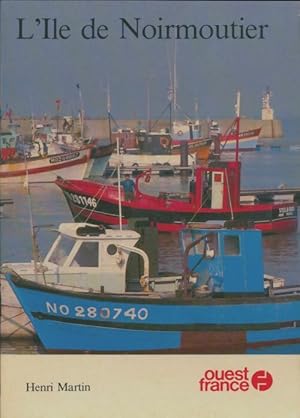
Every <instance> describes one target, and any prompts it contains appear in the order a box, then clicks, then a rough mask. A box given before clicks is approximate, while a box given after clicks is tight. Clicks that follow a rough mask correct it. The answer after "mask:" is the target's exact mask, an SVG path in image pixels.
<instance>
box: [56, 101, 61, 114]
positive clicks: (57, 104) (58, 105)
mask: <svg viewBox="0 0 300 418" xmlns="http://www.w3.org/2000/svg"><path fill="white" fill-rule="evenodd" d="M55 103H56V110H57V111H58V110H59V109H60V103H61V100H60V99H56V100H55Z"/></svg>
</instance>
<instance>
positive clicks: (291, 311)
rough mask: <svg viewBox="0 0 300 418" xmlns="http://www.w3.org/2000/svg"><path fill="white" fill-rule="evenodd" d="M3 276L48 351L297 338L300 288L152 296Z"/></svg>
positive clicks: (215, 347) (210, 347)
mask: <svg viewBox="0 0 300 418" xmlns="http://www.w3.org/2000/svg"><path fill="white" fill-rule="evenodd" d="M7 279H8V280H9V282H10V284H11V286H12V288H13V290H14V292H15V293H16V295H17V297H18V299H19V301H20V303H21V304H22V306H23V308H24V310H25V312H26V313H27V315H28V316H29V318H30V319H31V321H32V324H33V326H34V328H35V330H36V332H37V334H38V336H39V338H40V340H41V342H42V344H43V345H44V347H45V348H46V349H47V350H54V351H88V352H156V351H157V352H159V351H169V352H172V351H175V352H177V351H180V352H195V353H214V352H219V353H227V352H247V350H248V349H249V348H251V347H259V346H266V345H270V344H273V345H274V344H275V345H276V344H287V343H289V344H291V343H293V344H296V343H300V327H299V325H300V296H299V295H298V296H296V295H295V296H290V297H288V296H284V297H278V296H277V297H275V298H273V299H272V298H270V297H267V296H252V297H249V296H248V297H242V298H241V297H239V298H238V297H235V298H232V297H231V298H228V297H226V298H210V297H206V298H188V299H183V298H175V297H172V298H163V299H158V298H153V299H152V298H151V296H142V295H141V296H128V297H118V296H116V295H114V296H113V295H105V294H103V295H101V294H98V295H95V294H94V295H93V294H84V293H81V294H76V293H72V292H66V291H64V292H62V291H57V290H55V289H52V290H49V288H47V287H46V286H42V285H36V284H34V283H32V282H28V281H25V280H23V279H20V278H15V277H13V276H12V275H11V274H7Z"/></svg>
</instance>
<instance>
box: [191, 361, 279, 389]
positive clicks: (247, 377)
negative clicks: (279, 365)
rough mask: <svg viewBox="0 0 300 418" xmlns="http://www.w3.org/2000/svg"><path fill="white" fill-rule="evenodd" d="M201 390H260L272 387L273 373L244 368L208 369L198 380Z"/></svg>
mask: <svg viewBox="0 0 300 418" xmlns="http://www.w3.org/2000/svg"><path fill="white" fill-rule="evenodd" d="M198 383H199V389H200V391H201V392H248V390H250V389H251V388H254V389H256V390H258V391H260V392H263V391H266V390H268V389H270V387H271V386H272V384H273V378H272V375H271V373H269V372H268V371H266V370H257V371H255V372H254V373H252V372H251V371H250V370H249V369H248V367H244V368H243V369H237V370H232V369H227V370H225V369H222V370H219V369H218V370H212V369H207V370H206V371H205V372H204V373H203V376H202V377H201V378H200V380H199V381H198Z"/></svg>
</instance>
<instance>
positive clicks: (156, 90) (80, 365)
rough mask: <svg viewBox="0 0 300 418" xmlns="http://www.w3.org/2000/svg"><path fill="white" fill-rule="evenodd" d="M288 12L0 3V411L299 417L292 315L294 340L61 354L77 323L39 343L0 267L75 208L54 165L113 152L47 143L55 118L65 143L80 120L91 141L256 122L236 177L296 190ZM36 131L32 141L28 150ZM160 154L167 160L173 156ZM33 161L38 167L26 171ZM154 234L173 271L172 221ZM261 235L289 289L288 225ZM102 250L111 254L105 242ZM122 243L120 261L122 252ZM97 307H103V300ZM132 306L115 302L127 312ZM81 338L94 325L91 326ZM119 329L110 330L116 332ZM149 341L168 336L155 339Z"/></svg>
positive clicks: (165, 184) (295, 78) (294, 15)
mask: <svg viewBox="0 0 300 418" xmlns="http://www.w3.org/2000/svg"><path fill="white" fill-rule="evenodd" d="M299 16H300V4H299V2H296V1H295V2H294V1H268V2H264V1H263V2H261V1H251V2H248V1H239V2H231V1H216V2H210V1H208V2H207V1H186V2H182V1H63V0H61V1H55V0H53V1H47V0H46V1H39V0H36V1H27V0H24V1H17V0H10V1H8V0H3V1H2V2H1V4H0V23H1V40H0V42H1V63H0V64H1V80H0V86H1V165H0V174H1V177H0V180H1V183H0V187H1V197H0V209H1V219H0V221H1V240H0V243H1V296H2V302H1V309H2V314H1V337H2V347H1V417H3V418H14V417H19V418H29V417H30V418H35V417H36V418H52V417H64V418H69V417H70V418H71V417H72V418H81V417H86V416H89V417H92V418H94V417H100V416H101V417H102V416H106V417H112V418H114V417H115V418H117V417H120V418H121V417H122V418H123V417H126V418H127V417H130V418H134V417H162V416H165V417H174V418H175V417H182V416H183V415H186V416H189V417H191V418H193V417H205V418H227V417H230V418H235V417H240V416H243V417H245V418H248V417H249V418H250V417H253V416H254V415H256V416H258V417H263V416H266V415H268V416H272V417H275V418H276V417H278V418H279V417H282V416H285V417H287V418H300V412H299V406H298V403H299V402H298V392H299V386H300V360H299V353H300V348H299V339H298V341H296V340H295V338H294V337H293V336H294V334H295V333H296V332H297V330H298V325H299V324H298V322H299V320H297V321H296V320H295V321H294V323H293V324H290V325H291V326H290V328H289V330H288V331H287V332H288V333H289V335H290V336H291V341H292V344H289V342H291V341H286V343H285V344H272V341H269V343H268V344H267V346H264V347H258V348H257V347H255V348H253V347H252V348H251V349H248V350H245V352H243V353H241V350H235V349H234V348H232V349H230V344H231V342H230V341H231V340H229V337H228V338H227V337H226V332H225V333H224V334H222V338H223V339H222V344H223V345H222V344H221V347H220V349H219V350H218V351H216V350H213V351H210V350H209V349H207V350H206V351H205V352H203V354H199V353H196V352H193V350H191V351H190V353H188V354H187V352H184V353H183V354H179V353H177V352H175V351H174V352H173V353H172V354H170V353H164V354H161V353H159V354H153V353H152V352H151V353H149V352H147V351H146V352H145V353H143V354H129V350H128V349H127V350H126V349H124V350H123V351H124V353H122V349H120V352H118V353H117V354H113V352H112V351H115V350H111V351H110V350H106V351H105V353H103V354H90V353H89V352H88V350H87V351H86V352H80V353H79V351H80V350H75V352H74V353H73V354H70V352H72V344H73V340H72V338H73V337H72V335H71V334H68V335H67V334H66V335H64V333H63V332H62V333H61V334H60V338H61V344H58V345H59V346H61V347H63V346H68V347H69V349H68V353H67V354H63V353H60V352H59V350H56V351H55V352H54V353H49V352H47V350H45V347H44V346H43V344H42V343H41V342H40V340H39V339H37V338H36V336H35V331H34V329H33V327H32V326H31V323H30V320H29V319H28V318H27V317H26V316H25V315H23V314H22V313H21V311H20V308H19V307H18V306H17V304H18V301H17V299H15V298H14V297H12V298H11V299H9V301H8V300H7V299H5V298H4V296H6V293H5V295H4V292H6V290H4V289H6V287H5V286H6V284H7V283H6V284H5V280H4V273H3V271H4V270H3V266H4V264H7V263H25V262H29V261H30V260H31V259H33V260H34V256H37V253H38V254H44V255H45V254H46V253H47V251H48V249H49V246H50V245H51V244H52V242H53V239H54V235H53V232H49V228H50V229H51V228H57V227H58V225H59V224H60V223H67V222H71V221H72V219H73V218H72V214H71V212H70V209H69V206H70V204H69V202H68V204H67V201H66V199H65V196H66V195H64V194H63V193H62V190H60V189H59V188H58V187H57V185H56V184H54V183H53V181H54V179H55V178H56V176H61V177H64V176H68V178H70V179H72V178H78V179H80V178H82V177H83V176H85V175H86V174H87V173H88V176H89V177H90V178H91V179H92V180H99V179H101V178H102V177H101V175H102V174H103V170H104V166H105V164H107V161H108V157H109V156H110V154H111V150H110V151H107V148H105V147H103V152H104V153H105V152H107V153H106V154H105V155H104V157H103V159H102V154H101V158H100V157H99V156H98V157H99V158H97V159H95V162H94V165H93V166H89V165H88V164H87V159H88V154H84V152H85V151H83V149H85V148H84V146H85V145H86V143H85V144H84V146H83V145H82V144H81V146H80V147H77V148H72V150H71V151H70V149H68V151H66V149H65V150H64V151H63V152H62V153H59V154H55V155H54V156H53V155H52V154H51V153H50V147H49V149H48V148H44V145H43V144H44V142H43V141H41V142H39V141H38V140H37V136H36V133H37V132H41V131H39V129H42V128H45V127H47V128H48V129H49V130H48V131H47V135H52V136H53V138H52V139H53V142H54V143H55V144H56V145H58V143H59V141H60V139H59V135H60V132H61V135H62V141H65V143H64V144H60V146H62V145H67V142H68V135H69V134H70V133H71V131H72V132H73V129H74V131H76V133H77V138H78V141H79V140H81V139H83V129H84V130H85V133H84V135H85V140H86V141H90V140H91V139H92V140H93V141H94V140H97V144H101V145H102V144H103V145H105V146H106V145H109V143H110V142H111V139H112V138H111V135H110V132H111V131H113V132H115V133H118V135H119V139H120V138H122V140H123V139H124V140H128V144H130V146H132V138H133V137H132V135H133V132H134V130H136V129H138V130H140V132H144V131H146V130H149V131H153V132H156V134H157V135H158V136H159V137H161V135H162V132H163V139H160V144H161V146H162V147H163V148H164V149H165V148H166V147H168V145H169V142H168V141H169V139H168V138H169V137H168V134H169V133H170V132H169V131H170V130H172V129H174V132H173V135H174V137H173V140H174V141H175V140H176V141H177V140H180V139H183V138H180V137H183V136H184V135H185V133H186V132H189V133H190V126H191V123H192V121H193V123H195V125H197V124H198V125H199V126H201V129H202V131H201V135H202V136H207V135H208V134H209V132H211V131H209V129H211V130H213V129H219V128H220V129H221V131H223V132H224V130H225V131H226V129H228V127H230V125H231V123H232V121H233V120H235V118H236V117H238V119H239V123H240V125H239V128H240V130H241V132H242V133H244V140H246V139H247V138H246V133H247V132H248V133H249V132H250V131H251V132H253V131H255V130H257V129H260V138H259V141H258V143H256V145H258V146H257V147H256V149H255V150H254V151H252V152H246V151H245V152H243V150H242V152H241V158H240V160H241V164H242V177H241V188H242V189H245V190H254V189H261V190H268V189H269V190H273V191H274V190H275V189H276V190H281V191H282V190H286V193H285V198H286V199H288V198H290V197H289V196H290V194H291V193H292V192H293V193H296V196H298V199H299V184H300V176H299V172H300V171H299V170H300V152H299V146H300V145H299V144H300V142H299V141H300V140H299V133H300V113H299V109H300V99H299V97H300V95H299V92H300V81H299V70H300V23H299ZM216 121H217V122H216ZM172 123H173V125H172ZM175 128H176V129H175ZM13 129H16V133H15V137H14V138H18V135H19V134H21V135H22V138H23V139H22V141H23V142H22V146H23V148H22V152H23V153H24V155H25V159H24V161H23V162H22V164H24V167H23V169H22V170H23V173H21V174H18V173H17V170H18V168H17V165H13V158H12V155H11V154H10V152H11V151H10V147H9V146H8V142H7V141H8V139H7V138H8V136H7V135H8V133H9V138H10V139H11V138H13V133H12V132H15V131H13ZM199 132H200V131H198V133H199ZM42 134H45V131H43V132H42ZM230 134H232V135H233V132H230ZM141 135H142V134H141ZM176 135H177V136H176ZM33 136H35V143H34V144H33V147H32V148H30V149H27V145H28V144H29V142H30V138H32V137H33ZM175 136H176V139H175ZM149 137H151V135H150V136H149ZM40 138H42V136H41V135H40ZM10 139H9V140H10ZM194 139H195V138H194ZM78 143H79V142H78ZM78 143H77V145H78ZM174 143H175V142H174ZM240 143H241V144H242V141H241V142H240ZM119 145H120V144H119ZM121 145H123V146H124V143H122V144H121ZM252 145H253V144H252ZM252 145H251V146H252ZM104 148H105V150H104ZM124 149H125V148H124ZM125 151H126V150H125ZM34 152H35V153H36V156H35V157H34V155H35V154H34ZM101 152H102V151H101ZM129 153H130V152H129V151H127V155H128V154H129ZM125 154H126V152H124V153H123V156H124V155H125ZM146 154H147V153H146ZM229 154H230V153H229ZM229 154H227V155H229ZM32 157H33V158H32ZM110 158H112V157H110ZM124 158H125V157H124ZM186 158H188V157H187V156H186ZM32 161H33V162H34V164H38V163H37V162H39V161H42V163H43V164H42V165H31V164H32ZM111 161H112V160H110V162H111ZM143 161H144V160H143ZM143 161H142V157H141V156H136V160H134V159H133V160H130V175H132V176H133V175H134V170H137V169H139V168H140V167H144V165H145V164H144V162H143ZM152 162H153V161H152ZM154 162H156V161H154ZM102 163H103V164H102ZM111 164H112V163H111ZM54 165H55V168H54V169H52V171H51V173H52V174H51V176H52V177H51V178H50V177H48V173H49V167H50V166H51V167H52V168H53V167H54ZM8 167H10V169H8ZM163 168H164V169H168V170H169V169H170V165H169V163H168V165H165V166H163ZM31 169H33V170H35V171H33V174H34V176H35V177H33V176H32V177H28V170H31ZM61 170H64V171H63V172H62V171H61ZM82 170H83V171H82ZM84 170H88V171H84ZM179 171H180V170H179ZM84 173H85V174H84ZM224 173H225V172H224ZM189 177H190V176H189ZM16 179H17V180H16ZM106 180H107V179H106ZM107 181H110V183H114V182H116V178H114V179H111V180H107ZM147 187H150V190H152V191H153V190H155V192H159V193H160V197H161V198H162V197H163V196H162V194H163V193H165V191H166V190H167V192H172V193H173V194H174V195H175V194H178V193H183V191H186V189H187V188H188V187H191V186H189V179H187V178H186V177H185V176H179V175H178V176H177V175H176V176H171V177H168V176H163V175H156V176H155V175H154V174H153V175H151V181H150V183H149V185H148V186H147ZM151 187H153V189H151ZM72 193H73V194H72ZM190 193H191V189H190ZM297 193H298V194H297ZM250 194H251V193H250V192H249V193H247V194H246V193H245V197H248V198H249V195H250ZM288 195H289V196H288ZM69 196H71V199H73V203H74V204H75V205H77V206H78V207H80V205H81V204H84V205H86V206H89V205H90V206H91V208H92V209H94V208H95V202H94V200H92V197H88V196H86V197H84V196H83V197H81V200H82V199H84V198H85V200H84V201H83V202H82V201H80V197H78V196H77V195H76V194H75V193H74V192H69ZM74 196H75V197H74ZM98 198H99V196H98V195H97V199H98ZM78 199H79V200H78ZM131 199H132V197H129V201H130V200H131ZM286 202H289V201H288V200H287V201H286ZM286 202H285V203H284V204H283V206H282V210H281V215H280V216H281V217H282V218H285V220H286V218H289V217H291V218H292V217H293V215H294V211H295V210H297V209H295V208H294V203H286ZM229 203H230V202H229ZM210 204H212V203H210ZM214 204H216V205H217V204H218V203H217V200H216V201H215V202H214ZM229 206H230V205H229ZM81 212H82V206H81V207H80V211H79V216H80V213H81ZM73 215H74V214H73ZM169 215H170V216H171V214H170V213H169ZM89 216H93V210H92V211H91V214H89ZM298 218H299V215H298ZM44 226H47V228H44ZM33 231H35V232H36V233H38V238H37V239H36V235H35V234H33ZM81 232H82V233H83V232H84V231H81ZM147 233H148V234H151V232H147ZM149 236H150V235H149ZM146 238H147V237H146ZM156 239H158V243H157V245H156V244H155V245H152V248H149V251H150V253H151V256H150V264H151V263H152V261H153V260H154V258H157V259H158V262H159V266H160V268H161V269H162V270H164V271H175V272H176V274H177V275H179V274H182V269H183V266H182V254H181V250H180V247H179V244H178V234H177V232H174V231H173V232H171V233H169V232H160V233H159V234H158V238H157V237H156ZM37 242H38V247H37V246H36V243H37ZM262 243H263V252H264V262H263V268H264V270H265V272H266V273H268V274H269V275H270V276H268V277H269V279H270V278H271V277H275V278H276V280H277V282H276V283H279V282H280V281H281V278H284V279H285V281H286V284H287V285H288V286H291V287H295V288H296V286H298V285H299V270H300V264H299V259H300V257H299V246H300V245H299V244H300V238H299V228H298V231H295V230H294V231H292V232H286V233H285V231H284V230H283V231H282V233H281V234H276V235H265V236H264V237H263V241H262ZM150 247H151V245H150ZM157 249H158V250H157ZM108 251H111V252H112V254H109V253H108V254H109V255H112V256H114V255H115V253H114V247H110V249H109V250H108ZM210 251H212V250H210ZM253 253H255V249H254V248H253ZM120 254H121V253H120ZM210 254H212V253H210ZM214 255H216V254H214ZM119 258H120V259H118V260H119V265H121V264H122V263H124V259H123V258H122V257H121V255H120V257H119ZM37 261H39V260H37ZM151 268H152V264H151V265H150V269H151ZM234 268H239V266H238V264H236V266H235V267H234ZM251 268H252V266H250V264H249V263H248V267H247V269H248V270H249V271H250V269H251ZM2 270H3V271H2ZM47 303H48V305H47V306H48V307H49V311H48V313H49V315H50V314H55V313H56V312H55V310H56V309H58V310H60V311H61V312H60V313H61V314H62V315H65V317H66V318H67V320H66V323H67V322H68V321H69V323H70V322H71V319H70V318H69V317H68V315H69V308H70V307H69V305H67V304H61V305H60V306H58V307H57V305H55V304H54V303H53V302H51V301H47ZM79 308H80V309H81V307H79V306H76V309H77V311H76V312H77V314H78V315H82V314H83V312H82V311H81V310H80V309H79ZM78 309H79V310H78ZM103 309H106V310H103ZM67 311H68V312H67ZM99 312H100V316H101V315H102V316H103V315H106V314H107V312H108V310H107V308H105V307H104V308H102V310H100V311H99ZM120 312H121V311H118V312H114V313H115V315H119V314H120ZM84 313H85V312H84ZM86 314H87V315H88V318H85V319H94V316H93V315H94V310H93V307H89V308H87V311H86ZM133 314H134V315H135V314H136V312H134V313H133V311H132V309H131V310H126V315H127V317H129V316H130V318H133V317H132V315H133ZM146 314H147V315H148V311H147V309H145V308H143V307H142V308H141V309H139V311H138V312H137V315H139V319H140V320H141V321H142V320H143V319H145V315H146ZM120 315H121V314H120ZM174 315H175V313H174ZM49 318H50V316H49V317H47V318H46V317H45V318H44V319H45V321H44V322H47V321H48V320H49ZM289 318H290V317H288V318H287V319H285V321H286V322H285V325H286V324H287V323H288V321H289V320H290V319H289ZM50 319H51V318H50ZM101 319H103V317H101ZM106 319H107V318H106ZM110 319H111V320H112V319H114V318H110ZM84 325H85V320H82V323H81V326H84ZM139 326H140V325H138V326H137V328H136V329H137V330H138V327H139ZM123 331H124V330H123ZM79 332H81V331H79ZM270 332H272V331H270ZM49 335H50V334H49ZM186 335H188V332H187V333H186ZM189 335H190V334H189ZM210 335H211V334H210ZM90 337H91V340H90V341H94V340H97V335H94V334H93V335H90ZM292 337H293V340H292ZM126 338H128V336H127V334H126V337H125V338H124V339H123V340H122V341H119V343H120V344H121V345H122V346H124V347H127V346H126ZM189 338H191V339H189ZM207 338H210V337H208V335H207ZM238 338H240V337H238ZM75 340H76V339H74V341H75ZM156 341H157V344H163V342H162V341H163V338H161V339H160V338H157V340H156ZM185 341H186V343H187V344H194V342H195V341H198V340H197V338H196V337H193V336H192V337H186V340H185ZM201 341H202V342H203V341H204V340H201ZM206 342H207V341H204V343H206ZM83 345H84V344H83ZM222 347H223V348H224V349H223V348H222ZM225 347H226V349H225ZM70 348H71V349H70ZM117 351H118V350H117ZM150 351H151V350H150Z"/></svg>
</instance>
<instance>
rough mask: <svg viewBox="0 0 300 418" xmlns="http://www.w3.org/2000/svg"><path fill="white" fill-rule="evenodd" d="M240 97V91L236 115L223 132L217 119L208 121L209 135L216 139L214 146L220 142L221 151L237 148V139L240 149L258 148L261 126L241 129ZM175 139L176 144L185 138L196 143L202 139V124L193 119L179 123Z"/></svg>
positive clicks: (176, 126)
mask: <svg viewBox="0 0 300 418" xmlns="http://www.w3.org/2000/svg"><path fill="white" fill-rule="evenodd" d="M240 99H241V95H240V92H239V91H238V92H237V98H236V104H235V111H236V117H235V118H234V119H233V121H232V123H231V124H230V125H229V127H228V128H227V129H226V130H225V131H223V132H222V130H221V128H220V125H219V123H218V122H217V121H216V120H211V121H210V122H209V123H208V131H209V132H208V136H209V137H210V138H213V139H214V144H213V146H214V148H215V147H216V142H218V148H220V150H221V151H233V150H235V148H236V141H238V142H239V149H240V151H253V150H255V149H256V147H257V141H258V139H259V136H260V132H261V127H260V128H254V129H249V130H245V131H241V130H240ZM237 125H239V126H237ZM173 139H174V144H176V145H179V144H181V143H182V141H183V140H185V141H188V143H194V144H196V143H197V141H199V140H200V139H201V124H200V123H199V121H196V122H193V121H191V120H189V121H186V122H185V123H181V124H178V123H177V125H175V133H173Z"/></svg>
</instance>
